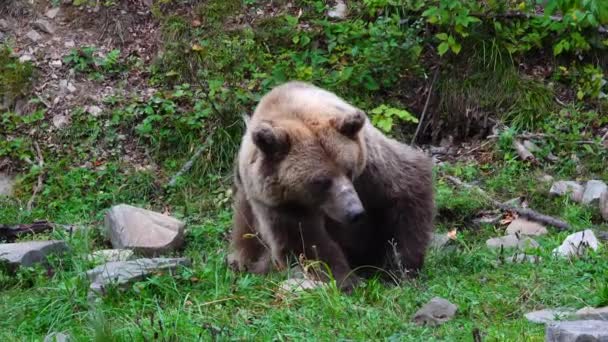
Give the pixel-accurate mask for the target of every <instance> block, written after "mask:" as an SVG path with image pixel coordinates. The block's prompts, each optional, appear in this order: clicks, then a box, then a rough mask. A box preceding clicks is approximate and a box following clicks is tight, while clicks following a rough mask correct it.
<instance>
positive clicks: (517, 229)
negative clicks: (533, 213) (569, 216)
mask: <svg viewBox="0 0 608 342" xmlns="http://www.w3.org/2000/svg"><path fill="white" fill-rule="evenodd" d="M506 232H507V235H516V234H519V235H526V236H538V235H545V234H547V233H548V231H547V228H545V226H543V225H542V224H540V223H536V222H533V221H528V220H526V219H523V218H518V219H515V220H514V221H512V222H511V224H509V226H508V227H507V230H506Z"/></svg>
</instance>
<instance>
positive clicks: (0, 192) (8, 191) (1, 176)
mask: <svg viewBox="0 0 608 342" xmlns="http://www.w3.org/2000/svg"><path fill="white" fill-rule="evenodd" d="M15 183H16V180H15V177H13V176H11V175H9V174H6V173H4V172H0V196H11V195H12V194H13V187H14V186H15Z"/></svg>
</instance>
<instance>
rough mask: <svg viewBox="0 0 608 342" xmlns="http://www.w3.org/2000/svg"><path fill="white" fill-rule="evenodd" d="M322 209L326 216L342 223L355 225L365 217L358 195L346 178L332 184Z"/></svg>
mask: <svg viewBox="0 0 608 342" xmlns="http://www.w3.org/2000/svg"><path fill="white" fill-rule="evenodd" d="M322 207H323V210H324V211H325V213H326V214H327V216H329V217H331V218H332V219H334V220H336V221H338V222H342V223H348V224H351V223H356V222H357V221H359V220H361V219H362V218H363V217H364V216H365V209H364V208H363V204H362V203H361V200H360V199H359V195H357V191H355V187H354V186H353V184H352V183H351V182H350V180H348V179H347V178H346V177H341V178H340V179H339V180H337V181H336V182H334V184H333V186H332V188H331V190H330V195H329V197H328V199H327V200H326V202H325V203H324V205H323V206H322Z"/></svg>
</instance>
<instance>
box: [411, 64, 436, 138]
mask: <svg viewBox="0 0 608 342" xmlns="http://www.w3.org/2000/svg"><path fill="white" fill-rule="evenodd" d="M437 76H439V67H437V69H435V73H434V74H433V80H432V81H431V85H430V86H429V91H428V94H427V95H426V102H425V103H424V109H422V114H421V115H420V121H419V122H418V127H416V132H414V137H413V138H412V143H411V144H412V145H413V144H414V143H416V139H417V138H418V133H420V127H422V123H423V122H424V118H425V116H426V111H427V110H428V109H429V102H430V100H431V95H432V94H433V86H434V85H435V82H436V81H437Z"/></svg>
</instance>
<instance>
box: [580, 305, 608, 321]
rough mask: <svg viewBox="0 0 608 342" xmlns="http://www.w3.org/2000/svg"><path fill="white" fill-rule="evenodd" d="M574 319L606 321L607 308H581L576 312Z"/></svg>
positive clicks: (607, 315)
mask: <svg viewBox="0 0 608 342" xmlns="http://www.w3.org/2000/svg"><path fill="white" fill-rule="evenodd" d="M576 318H577V319H580V320H597V321H608V306H604V307H603V308H592V307H586V308H582V309H580V310H578V311H577V312H576Z"/></svg>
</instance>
